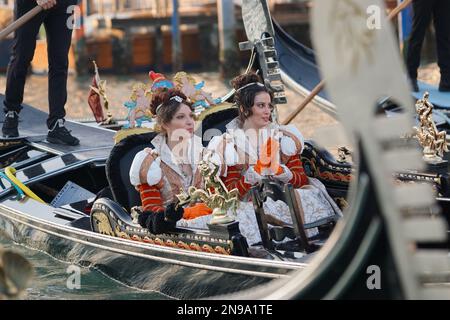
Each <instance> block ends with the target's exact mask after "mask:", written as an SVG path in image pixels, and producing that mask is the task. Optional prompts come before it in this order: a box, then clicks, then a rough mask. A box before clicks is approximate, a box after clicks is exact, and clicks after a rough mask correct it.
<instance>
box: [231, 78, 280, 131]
mask: <svg viewBox="0 0 450 320" xmlns="http://www.w3.org/2000/svg"><path fill="white" fill-rule="evenodd" d="M255 82H256V83H260V84H264V83H263V82H262V80H261V77H260V76H259V75H257V74H256V73H255V72H249V73H244V74H241V75H240V76H237V77H235V78H234V79H233V80H231V85H232V86H233V88H234V89H235V90H236V93H235V94H234V103H235V104H236V105H237V106H238V109H239V119H240V120H241V122H242V123H244V121H245V119H247V118H248V117H250V116H251V115H252V114H253V113H252V107H253V104H254V102H255V96H256V95H257V94H258V93H260V92H267V93H268V94H269V95H270V100H273V93H272V92H271V91H270V90H269V89H268V88H267V87H266V86H260V85H257V84H254V85H250V86H248V87H245V88H243V87H244V86H245V85H248V84H250V83H255ZM241 88H243V89H241ZM239 89H241V90H239Z"/></svg>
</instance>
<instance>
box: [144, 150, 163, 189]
mask: <svg viewBox="0 0 450 320" xmlns="http://www.w3.org/2000/svg"><path fill="white" fill-rule="evenodd" d="M161 179H162V170H161V158H160V157H158V158H156V159H155V160H154V161H153V162H152V164H151V165H150V168H149V169H148V172H147V184H148V185H149V186H154V185H156V184H158V183H159V182H160V181H161Z"/></svg>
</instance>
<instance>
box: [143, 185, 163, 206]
mask: <svg viewBox="0 0 450 320" xmlns="http://www.w3.org/2000/svg"><path fill="white" fill-rule="evenodd" d="M138 188H139V194H140V196H141V202H142V209H143V210H144V211H153V212H159V211H164V206H163V201H162V196H161V191H160V189H159V188H158V187H157V186H149V185H148V184H146V183H144V184H140V185H139V187H138Z"/></svg>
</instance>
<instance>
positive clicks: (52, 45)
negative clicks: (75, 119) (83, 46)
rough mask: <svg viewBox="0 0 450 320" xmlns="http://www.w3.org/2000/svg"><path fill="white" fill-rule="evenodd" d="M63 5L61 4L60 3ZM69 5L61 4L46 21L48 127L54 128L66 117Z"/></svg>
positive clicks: (69, 35) (70, 35)
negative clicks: (56, 123) (58, 121)
mask: <svg viewBox="0 0 450 320" xmlns="http://www.w3.org/2000/svg"><path fill="white" fill-rule="evenodd" d="M60 3H61V2H60ZM67 6H68V5H67V4H59V5H58V6H57V7H55V10H54V11H52V12H50V13H49V15H48V16H47V18H46V19H45V21H44V25H45V30H46V33H47V48H48V67H49V70H48V103H49V116H48V119H47V126H48V128H49V129H51V128H52V127H53V125H54V124H55V122H56V121H57V120H58V119H62V118H64V117H65V115H66V111H65V109H64V106H65V104H66V102H67V73H68V68H69V56H68V55H69V49H70V44H71V38H72V28H70V27H69V26H68V21H69V18H70V14H68V13H67Z"/></svg>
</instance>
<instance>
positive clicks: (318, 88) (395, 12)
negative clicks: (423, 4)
mask: <svg viewBox="0 0 450 320" xmlns="http://www.w3.org/2000/svg"><path fill="white" fill-rule="evenodd" d="M411 2H412V0H405V1H403V2H402V3H400V4H399V5H398V6H397V7H395V8H394V9H393V10H392V11H391V13H390V14H389V16H388V17H387V19H388V20H389V21H390V20H393V19H394V18H395V17H396V16H397V15H398V14H399V13H400V12H402V10H404V9H405V8H406V7H407V6H409V5H410V4H411ZM324 87H325V80H322V81H320V82H319V84H318V85H317V86H316V87H315V88H314V89H313V90H312V91H311V93H310V94H309V95H308V96H307V97H306V98H305V100H303V101H302V103H301V104H300V105H299V106H298V107H297V109H295V110H294V111H293V112H292V113H291V114H290V115H289V116H288V117H287V119H286V120H285V121H284V122H283V124H284V125H287V124H289V123H291V121H292V120H294V118H295V117H296V116H297V115H298V114H299V113H300V112H302V111H303V109H305V107H306V106H307V105H308V104H309V103H310V102H311V101H312V100H313V99H314V98H315V97H316V96H317V95H318V94H319V92H320V91H322V89H323V88H324Z"/></svg>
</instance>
